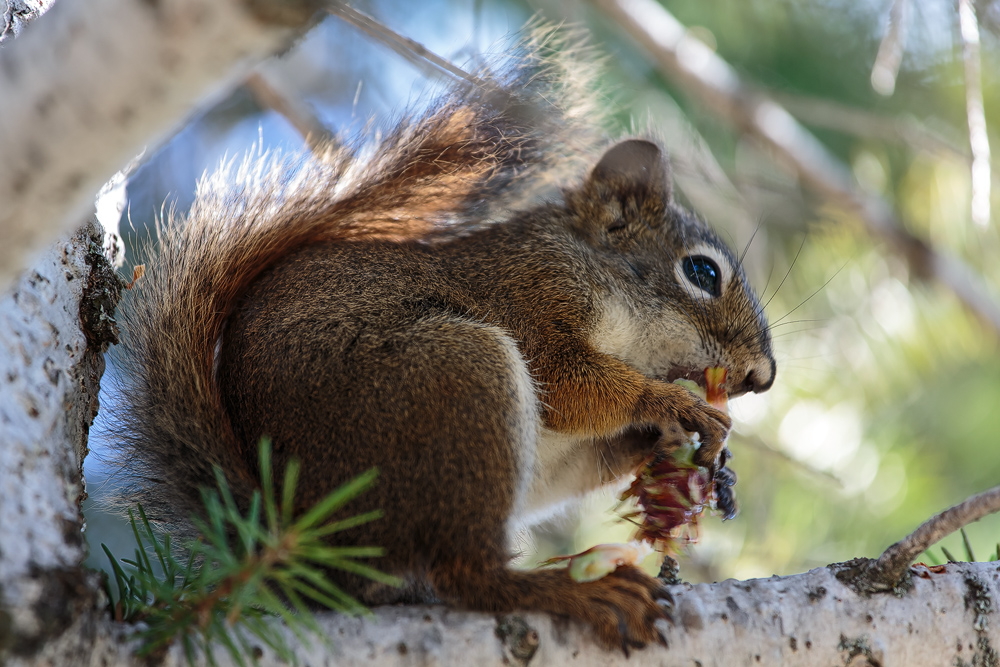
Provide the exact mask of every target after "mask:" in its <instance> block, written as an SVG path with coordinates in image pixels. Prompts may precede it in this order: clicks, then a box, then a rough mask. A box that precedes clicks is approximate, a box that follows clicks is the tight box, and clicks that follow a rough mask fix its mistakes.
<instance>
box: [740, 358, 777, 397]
mask: <svg viewBox="0 0 1000 667" xmlns="http://www.w3.org/2000/svg"><path fill="white" fill-rule="evenodd" d="M776 370H777V366H776V365H775V363H774V359H771V358H768V359H765V360H763V361H761V363H759V364H757V366H756V367H755V368H751V369H750V370H749V371H748V372H747V376H746V378H744V379H743V384H742V385H741V386H740V391H739V393H741V394H742V393H745V392H748V391H752V392H754V393H758V394H759V393H760V392H762V391H767V390H768V389H770V388H771V385H772V384H774V376H775V372H776Z"/></svg>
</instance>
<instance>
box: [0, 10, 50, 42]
mask: <svg viewBox="0 0 1000 667" xmlns="http://www.w3.org/2000/svg"><path fill="white" fill-rule="evenodd" d="M54 3H55V0H4V2H3V5H2V7H3V23H2V24H0V44H3V42H4V41H5V40H8V39H13V38H15V37H17V36H18V35H20V34H21V31H22V30H24V28H25V26H27V25H28V24H29V23H31V22H32V21H34V20H35V19H37V18H38V17H39V16H41V15H42V14H44V13H45V12H47V11H49V9H51V7H52V5H53V4H54Z"/></svg>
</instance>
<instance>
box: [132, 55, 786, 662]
mask: <svg viewBox="0 0 1000 667" xmlns="http://www.w3.org/2000/svg"><path fill="white" fill-rule="evenodd" d="M537 53H538V51H537V49H536V50H534V51H532V50H529V53H528V55H527V56H526V59H525V60H523V61H520V62H521V64H520V65H519V66H518V67H517V68H515V71H514V73H513V74H508V75H506V78H505V77H504V76H493V77H492V78H490V77H489V76H488V75H486V74H484V78H485V79H486V80H487V81H492V83H487V84H485V86H484V87H483V88H481V89H477V90H474V91H464V92H462V91H459V92H456V93H453V94H452V95H451V96H449V97H447V98H446V99H445V100H444V101H442V102H440V103H439V104H438V105H436V106H435V107H434V108H433V109H432V110H431V111H430V112H428V113H427V114H426V115H425V116H424V117H422V118H419V119H417V120H411V121H407V122H404V123H401V124H400V125H399V126H398V127H397V129H396V130H394V131H393V132H392V133H390V134H389V136H387V138H386V139H385V140H384V141H383V142H382V144H381V145H380V146H379V147H378V150H377V151H376V153H375V157H374V158H372V159H371V160H368V161H365V160H362V159H361V158H359V157H358V154H359V149H357V148H354V149H336V150H334V149H331V152H330V155H329V158H328V159H327V160H326V161H307V162H306V163H305V164H302V165H295V169H294V170H293V169H291V168H290V166H289V165H288V164H287V163H286V162H282V161H281V160H267V159H261V160H258V161H250V162H247V163H246V164H244V165H243V166H242V167H241V168H240V170H239V171H238V172H237V173H236V174H235V175H234V174H232V173H231V171H230V172H226V171H223V172H222V173H220V174H219V175H217V176H216V177H215V180H214V181H213V182H212V183H211V184H210V185H208V186H205V187H204V188H203V189H202V190H201V191H200V192H199V195H198V198H197V200H196V202H195V204H194V206H193V207H192V210H191V212H190V214H189V215H188V219H187V221H186V224H181V223H179V222H178V223H172V224H171V225H168V227H167V229H166V230H165V232H164V235H163V238H162V239H161V247H160V256H159V257H158V258H156V260H155V261H154V262H152V263H151V264H152V265H151V268H150V270H149V271H148V273H147V275H146V277H145V279H144V281H143V284H142V287H141V289H140V290H139V291H138V293H137V294H135V295H133V297H132V299H131V302H130V304H129V306H128V308H127V310H126V313H125V324H126V328H127V330H128V335H127V348H126V353H125V354H124V358H125V360H126V362H127V372H128V373H129V380H128V381H129V383H130V386H129V387H128V388H127V389H126V391H127V395H126V400H127V405H126V407H125V411H124V413H123V420H124V425H123V434H124V435H123V438H124V440H125V443H124V451H125V453H126V455H127V456H129V457H130V458H131V459H132V460H133V466H134V468H133V469H134V471H135V473H136V476H137V484H136V485H135V487H134V491H135V493H136V496H137V497H139V498H141V499H143V500H144V502H145V503H146V505H147V509H148V510H149V511H150V512H151V514H152V515H153V516H155V517H156V518H159V519H160V520H165V521H174V522H176V521H179V520H183V518H184V517H185V516H188V515H189V514H192V513H196V512H198V510H199V507H198V505H199V502H198V488H199V487H200V486H206V485H207V486H210V485H212V483H213V479H212V473H211V468H212V465H219V466H220V467H221V468H222V469H223V470H224V471H225V472H226V475H227V477H228V479H229V481H230V483H231V484H232V485H233V487H234V493H235V495H236V497H237V499H238V501H239V502H242V503H244V504H245V503H246V502H247V500H248V498H249V496H250V494H251V493H252V491H253V489H254V488H256V486H257V478H256V475H255V465H254V461H255V460H256V446H257V443H258V441H259V439H260V438H261V437H262V436H264V435H267V436H270V437H271V438H272V440H273V442H274V446H275V464H276V468H277V470H278V471H279V474H280V470H281V468H282V467H283V466H284V465H285V464H287V462H288V461H289V460H290V459H292V458H298V459H299V460H300V461H302V462H303V466H302V472H301V477H300V487H299V489H300V492H299V494H298V497H297V502H298V503H299V507H300V508H305V507H307V506H309V505H310V504H312V503H314V502H315V501H317V500H318V499H320V498H321V497H323V496H324V495H326V494H327V493H328V492H329V491H331V490H332V489H334V488H336V487H337V486H338V485H339V484H342V483H343V482H345V481H347V480H349V479H351V478H352V477H353V476H355V475H357V474H359V473H361V472H362V471H364V470H366V469H368V468H370V467H372V466H377V467H378V468H379V471H380V475H379V482H378V485H377V487H376V488H375V489H374V490H372V491H369V492H367V493H366V494H364V495H363V496H362V497H361V498H359V499H358V500H357V501H356V502H354V503H352V506H351V507H350V508H349V511H350V512H351V513H356V512H361V511H365V510H367V509H371V508H381V509H382V510H383V511H384V513H385V516H384V518H383V519H381V520H379V521H376V522H373V523H370V524H367V525H364V526H359V527H357V528H354V529H351V530H349V531H344V532H343V533H338V534H337V536H336V539H337V540H338V541H339V542H342V543H348V544H366V545H368V544H371V545H379V546H383V547H385V549H386V550H387V555H386V556H385V557H384V558H382V559H379V560H378V561H374V562H373V565H375V566H377V567H379V568H382V569H384V570H387V571H389V572H393V573H396V574H398V575H400V576H402V577H404V578H406V579H407V580H408V581H409V582H410V583H411V587H410V589H409V592H406V591H404V592H399V591H393V590H389V589H386V588H384V587H379V586H374V585H371V584H370V583H366V582H365V581H364V580H362V579H360V578H356V577H353V576H351V575H344V574H331V576H335V577H336V578H337V583H338V584H339V585H342V586H343V587H344V588H346V589H347V590H348V591H349V592H351V593H353V594H355V595H357V596H359V597H360V598H361V599H362V600H363V601H365V602H368V603H377V602H384V601H389V600H393V599H399V598H412V597H413V596H414V595H415V594H416V592H419V591H421V590H426V589H427V588H428V587H429V588H430V589H431V590H432V591H433V592H434V594H436V596H438V597H440V598H442V599H444V600H445V601H447V602H450V603H453V604H456V605H460V606H464V607H466V608H471V609H478V610H483V611H495V612H505V611H513V610H516V609H539V610H545V611H549V612H553V613H561V614H568V615H571V616H573V617H575V618H578V619H581V620H583V621H585V622H587V623H589V624H590V625H591V626H592V627H593V628H594V629H595V631H596V632H597V636H598V638H599V639H600V640H601V641H602V642H603V643H604V644H605V645H608V646H624V647H628V646H633V645H642V644H645V643H648V642H650V641H654V640H656V639H657V633H656V630H655V628H654V627H653V621H655V620H656V619H658V618H662V617H663V616H664V612H663V610H662V607H661V606H659V605H658V603H657V601H658V599H660V598H663V597H664V596H665V591H664V590H663V589H662V588H661V587H660V585H659V584H658V582H657V581H656V580H655V579H652V578H650V577H648V576H647V575H645V574H643V573H641V572H639V571H638V570H635V569H632V568H623V569H620V570H619V571H617V572H616V573H614V574H613V575H610V576H608V577H605V578H604V579H601V580H599V581H596V582H591V583H586V584H579V583H576V582H573V581H571V580H570V579H569V577H568V576H567V574H566V573H565V572H562V571H514V570H511V569H510V568H509V567H508V565H507V561H508V559H509V555H510V554H509V538H510V533H511V531H512V530H513V528H514V526H516V525H517V524H518V522H519V521H521V519H522V517H523V516H525V515H526V514H528V513H530V512H532V511H535V510H540V509H542V508H543V507H544V506H546V505H549V504H551V503H552V502H553V501H556V500H561V499H562V498H564V497H566V496H567V495H574V494H578V493H582V492H583V491H585V490H586V489H589V488H593V487H595V486H597V485H598V484H600V483H603V482H606V481H608V480H609V479H611V478H614V477H617V476H620V475H622V474H626V473H627V472H628V471H629V470H632V469H634V467H635V466H636V465H637V463H638V462H639V461H640V460H641V459H642V457H644V456H646V455H647V454H648V453H649V452H650V451H652V450H653V449H654V448H655V447H661V448H669V447H670V446H671V444H672V442H673V441H674V440H675V439H676V437H677V433H678V432H679V431H678V427H683V428H684V429H686V430H689V431H697V432H698V433H700V434H701V438H702V442H703V443H704V446H703V447H702V452H703V454H702V458H703V459H704V462H705V463H712V462H714V461H715V458H716V457H717V454H718V451H719V450H720V449H721V447H722V444H723V442H724V437H725V435H726V433H727V431H728V429H729V426H730V422H729V419H728V417H726V416H725V415H724V414H722V413H721V412H719V411H718V410H715V409H714V408H711V407H710V406H708V405H707V404H705V403H704V402H703V401H701V400H699V399H697V398H696V397H694V396H693V395H692V394H690V393H689V392H687V391H686V390H684V389H682V388H680V387H678V386H677V385H673V384H668V383H667V382H664V381H663V380H664V379H672V378H671V377H670V376H671V375H673V376H677V375H687V374H690V373H693V372H695V371H697V370H699V369H703V368H704V367H706V366H710V365H726V366H727V367H728V368H729V369H730V373H731V376H730V377H731V378H734V380H735V381H734V382H733V383H732V386H731V390H732V391H733V392H734V393H741V392H742V391H747V390H763V389H766V388H767V387H768V386H770V384H771V382H772V381H773V377H774V362H773V357H772V356H771V350H770V338H769V335H768V332H767V326H766V322H765V320H764V318H763V315H762V314H761V312H760V307H759V305H758V303H757V301H756V298H755V297H754V296H753V293H752V291H750V289H749V287H748V286H747V285H746V282H745V278H744V277H743V274H742V272H741V271H740V269H739V265H738V263H737V262H735V260H733V259H732V255H731V253H729V251H728V250H727V249H725V246H724V245H723V244H722V243H721V242H720V241H719V240H718V238H717V237H716V236H715V235H714V234H713V233H712V232H711V231H710V230H709V229H708V228H707V227H705V225H704V224H703V223H701V222H700V221H698V220H697V219H695V218H694V217H692V216H691V215H690V214H688V213H686V212H684V211H683V210H681V209H679V208H678V207H676V206H675V205H674V204H673V203H672V201H671V194H670V186H669V175H668V173H667V168H666V163H665V161H664V159H663V156H662V154H661V152H660V150H659V148H657V147H656V146H655V145H654V144H652V143H649V142H644V141H636V140H633V141H628V142H623V143H621V144H619V145H618V146H616V147H614V148H612V149H611V150H610V151H608V152H607V153H605V155H604V157H603V158H602V159H601V161H600V162H599V163H598V165H597V166H596V167H595V168H594V169H593V170H592V171H591V173H590V176H589V177H588V178H587V179H586V180H585V182H584V183H583V184H582V185H581V186H578V187H574V188H571V189H569V190H566V191H565V192H564V193H563V196H562V198H561V200H559V201H558V202H555V203H548V204H543V205H540V206H537V207H535V208H531V209H528V210H526V211H523V212H521V213H514V214H512V215H509V216H507V217H505V218H503V219H500V220H497V218H502V214H501V213H500V212H499V211H501V210H502V208H504V207H512V206H517V205H518V203H519V202H520V203H523V202H524V201H525V199H526V198H530V194H531V193H532V192H533V190H534V189H535V185H536V184H537V183H539V182H551V181H552V180H555V179H556V178H557V177H558V176H559V175H560V173H561V171H562V170H563V169H564V168H565V166H566V165H567V164H570V165H571V164H572V161H571V160H570V158H569V157H567V155H566V154H567V153H569V154H572V155H586V154H588V152H589V149H590V147H591V145H592V142H593V138H594V137H595V136H596V135H597V132H596V131H594V128H593V126H592V125H590V124H587V123H586V122H584V121H583V120H582V119H584V118H586V116H587V115H588V111H587V109H586V108H585V99H586V95H585V94H583V92H582V91H581V90H580V89H579V88H576V87H574V86H572V85H567V83H566V82H567V80H568V78H567V74H566V73H565V71H563V70H562V69H561V65H559V63H558V62H556V61H551V60H547V59H543V58H540V57H539V56H538V55H537ZM698 244H701V245H698ZM693 247H702V248H708V250H706V251H705V252H711V253H714V256H717V257H719V258H721V259H720V261H724V262H727V263H728V264H727V267H726V270H725V271H724V272H723V273H724V274H725V275H727V276H730V279H729V281H728V282H727V284H726V285H725V286H724V288H723V291H722V294H721V295H720V296H719V297H718V298H715V299H706V298H704V296H703V295H700V294H699V293H697V291H695V292H692V291H691V288H690V286H684V285H681V284H678V279H677V277H676V275H675V267H676V266H678V262H680V261H682V259H683V257H685V255H686V254H687V252H688V251H689V250H690V249H691V248H693ZM622 318H624V321H625V326H618V324H616V323H618V322H620V321H621V319H622ZM657 433H662V435H661V436H659V438H658V437H657ZM657 443H659V444H657Z"/></svg>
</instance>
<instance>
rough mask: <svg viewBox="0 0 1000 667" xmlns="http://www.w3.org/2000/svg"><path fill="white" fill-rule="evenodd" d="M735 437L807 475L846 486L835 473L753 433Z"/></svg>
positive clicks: (740, 434) (742, 443)
mask: <svg viewBox="0 0 1000 667" xmlns="http://www.w3.org/2000/svg"><path fill="white" fill-rule="evenodd" d="M734 439H735V440H736V441H737V442H739V443H740V444H741V445H745V446H747V447H749V448H750V449H752V450H754V451H755V452H758V453H760V454H763V455H764V456H768V457H771V458H774V459H777V460H779V461H782V462H784V463H787V464H788V465H790V466H792V467H793V468H795V469H796V470H799V471H801V472H804V473H806V474H807V475H813V476H815V477H819V478H820V479H823V480H825V481H827V482H831V483H833V484H835V485H836V486H838V487H840V488H843V487H844V483H843V482H842V481H841V480H840V479H839V478H838V477H837V476H836V475H834V474H833V473H831V472H828V471H826V470H820V469H819V468H814V467H812V466H811V465H809V464H808V463H804V462H802V461H800V460H798V459H797V458H795V457H793V456H790V455H789V454H787V453H785V452H783V451H781V450H780V449H775V448H774V447H772V446H771V445H769V444H767V443H766V442H764V441H763V440H761V439H760V438H758V437H755V436H752V435H746V434H744V433H737V434H736V435H735V436H734Z"/></svg>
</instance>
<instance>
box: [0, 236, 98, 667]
mask: <svg viewBox="0 0 1000 667" xmlns="http://www.w3.org/2000/svg"><path fill="white" fill-rule="evenodd" d="M101 242H102V238H101V236H100V235H99V232H98V228H97V227H96V226H93V225H88V226H87V227H85V228H84V229H83V230H81V231H79V232H77V233H76V234H75V235H74V236H73V238H72V239H67V240H65V241H63V242H61V243H58V244H56V245H55V246H53V247H52V248H50V249H49V250H48V252H46V254H45V255H44V256H43V257H42V259H41V260H40V261H38V262H37V263H36V264H35V266H34V267H33V268H32V269H30V270H29V271H27V272H25V273H24V275H22V276H21V279H20V281H19V282H18V283H17V285H16V286H15V288H14V289H13V290H12V291H10V292H9V293H7V294H6V295H4V296H2V297H0V443H2V448H3V455H2V456H0V663H2V662H3V659H2V658H3V652H4V649H5V648H10V649H12V650H14V651H30V650H32V648H33V647H34V645H35V644H36V643H40V642H44V641H45V640H46V638H47V637H48V636H50V635H51V634H53V633H58V632H59V631H60V630H61V629H62V627H63V626H65V625H66V624H68V623H70V622H72V617H73V616H74V615H75V613H76V609H75V608H76V607H78V606H80V605H83V606H86V605H87V604H89V602H88V600H89V598H92V594H91V590H92V589H90V590H88V581H87V580H88V578H89V579H93V575H91V576H90V577H87V576H84V571H83V570H82V569H81V568H80V563H81V562H82V560H83V558H84V557H85V555H86V553H85V549H86V547H85V545H84V541H83V517H82V516H81V514H80V502H82V500H83V494H84V482H83V476H82V465H83V457H84V455H85V454H86V451H87V432H88V429H89V428H90V424H91V422H92V421H93V418H94V416H95V415H96V414H97V391H98V383H99V381H100V375H101V373H102V372H103V370H104V359H103V356H101V354H100V349H99V346H100V343H97V344H96V346H89V347H88V342H87V338H86V336H85V334H84V331H83V328H82V326H81V319H80V307H81V299H82V297H83V294H84V289H85V288H86V287H87V285H88V278H89V277H90V274H91V268H90V266H89V264H88V261H87V253H88V250H89V249H90V248H91V243H96V245H97V247H98V248H99V247H100V244H101ZM99 309H100V306H98V310H99ZM89 583H90V585H91V586H92V584H93V582H92V581H91V582H89Z"/></svg>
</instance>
